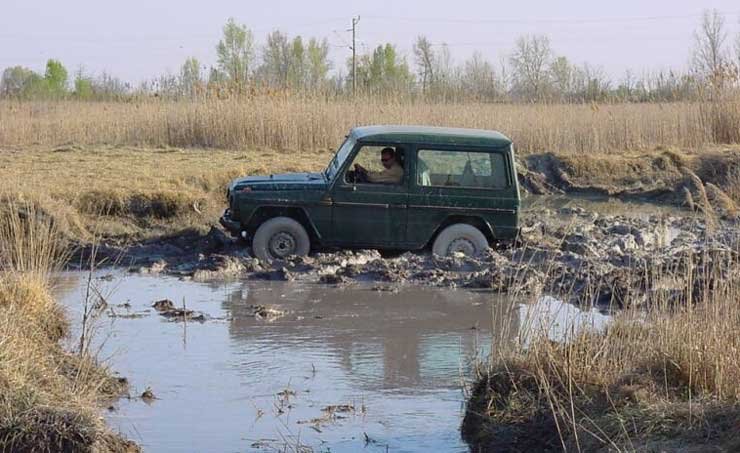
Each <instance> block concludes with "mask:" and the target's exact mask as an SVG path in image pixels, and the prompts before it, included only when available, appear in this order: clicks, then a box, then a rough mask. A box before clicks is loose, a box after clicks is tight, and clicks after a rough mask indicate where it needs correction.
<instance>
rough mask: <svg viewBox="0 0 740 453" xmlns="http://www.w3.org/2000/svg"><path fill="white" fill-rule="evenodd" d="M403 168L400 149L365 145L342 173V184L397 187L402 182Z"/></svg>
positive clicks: (403, 161) (403, 162) (398, 147)
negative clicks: (389, 185)
mask: <svg viewBox="0 0 740 453" xmlns="http://www.w3.org/2000/svg"><path fill="white" fill-rule="evenodd" d="M404 166H405V152H404V149H403V148H402V147H400V146H376V145H365V146H363V147H362V148H360V150H359V151H358V152H357V154H356V155H355V158H354V160H353V161H352V163H351V164H350V166H349V167H348V168H347V171H346V172H345V173H344V182H345V183H359V184H392V185H398V184H401V183H402V182H403V175H404Z"/></svg>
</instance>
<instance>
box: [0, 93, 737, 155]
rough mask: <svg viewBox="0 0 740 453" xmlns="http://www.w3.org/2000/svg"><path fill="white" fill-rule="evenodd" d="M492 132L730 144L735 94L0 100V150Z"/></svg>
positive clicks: (600, 141)
mask: <svg viewBox="0 0 740 453" xmlns="http://www.w3.org/2000/svg"><path fill="white" fill-rule="evenodd" d="M368 124H425V125H437V126H457V127H471V128H482V129H494V130H499V131H502V132H504V133H505V134H507V135H509V136H510V137H511V138H512V139H513V140H514V141H515V143H516V144H517V146H518V148H519V149H520V150H521V151H524V152H528V151H561V152H576V153H582V152H592V151H597V152H603V151H622V150H626V149H630V150H640V149H649V148H654V147H657V146H675V147H684V148H698V147H702V146H704V145H708V144H717V143H737V142H738V141H740V138H738V135H737V134H738V132H737V130H738V129H737V124H740V96H728V97H726V98H725V99H723V100H721V101H712V102H694V103H689V102H682V103H667V104H658V103H655V104H648V103H646V104H562V105H560V104H553V105H545V104H485V103H437V102H427V101H417V102H408V101H405V102H403V103H401V102H394V101H392V100H383V99H375V98H369V97H368V98H358V99H355V100H339V99H337V100H326V99H321V98H307V97H300V96H257V97H246V98H231V99H223V100H221V99H204V100H195V101H171V100H164V99H146V98H144V99H135V100H131V101H129V102H83V101H57V102H53V101H49V102H14V101H0V146H6V147H8V146H13V147H17V146H20V147H22V146H27V145H32V144H43V145H52V146H53V145H60V144H65V143H70V142H72V143H76V144H101V143H106V144H125V145H143V146H179V147H216V148H268V149H277V150H315V149H324V148H331V147H335V146H337V144H338V143H339V142H340V141H341V139H342V137H343V136H344V134H346V133H347V131H348V130H349V129H350V128H351V127H354V126H359V125H368Z"/></svg>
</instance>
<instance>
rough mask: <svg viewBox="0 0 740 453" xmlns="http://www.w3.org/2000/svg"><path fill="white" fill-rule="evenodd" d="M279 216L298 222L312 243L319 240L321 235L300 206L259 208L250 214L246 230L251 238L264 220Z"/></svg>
mask: <svg viewBox="0 0 740 453" xmlns="http://www.w3.org/2000/svg"><path fill="white" fill-rule="evenodd" d="M279 216H285V217H290V218H292V219H294V220H296V221H298V222H299V223H300V224H301V225H303V228H305V229H306V232H308V236H309V237H310V238H311V240H312V241H320V240H321V234H320V233H319V230H318V229H317V228H316V225H314V223H313V221H311V218H310V217H309V215H308V214H307V213H306V211H305V209H303V208H302V207H300V206H270V205H267V206H260V207H259V208H257V209H255V210H254V212H252V215H251V216H250V218H249V220H248V221H247V222H246V230H247V232H248V233H249V234H250V236H251V235H253V234H254V232H255V231H257V228H258V227H259V226H260V225H261V224H262V223H263V222H264V221H265V220H267V219H271V218H273V217H279Z"/></svg>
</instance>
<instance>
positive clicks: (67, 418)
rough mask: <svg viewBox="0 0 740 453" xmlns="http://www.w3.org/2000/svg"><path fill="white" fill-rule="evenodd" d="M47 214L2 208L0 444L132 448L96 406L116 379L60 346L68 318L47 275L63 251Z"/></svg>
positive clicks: (115, 387) (10, 447) (20, 206)
mask: <svg viewBox="0 0 740 453" xmlns="http://www.w3.org/2000/svg"><path fill="white" fill-rule="evenodd" d="M48 220H49V219H48V218H44V217H43V216H42V215H40V213H39V212H38V211H36V210H35V209H34V207H33V206H32V205H30V204H26V203H13V202H11V203H8V204H6V205H4V209H3V210H2V213H1V215H0V259H1V261H0V262H1V263H2V267H1V268H0V451H12V452H31V451H33V452H78V451H135V446H133V445H132V444H129V443H127V442H125V441H123V440H121V439H118V438H117V437H115V436H113V435H112V434H111V433H110V432H109V431H108V430H107V428H106V427H105V424H104V423H103V421H102V419H101V417H100V416H99V413H98V407H99V405H100V403H101V400H102V399H103V398H110V397H112V396H113V395H114V394H115V393H116V392H118V391H120V388H119V384H118V383H117V381H116V380H114V379H112V378H111V377H110V376H109V375H108V374H107V373H106V372H105V370H103V369H101V368H100V367H99V366H98V365H97V364H96V363H95V361H94V360H93V359H92V358H91V357H89V356H79V355H72V354H69V353H67V352H65V351H64V350H63V349H62V348H61V346H60V345H59V341H60V339H61V338H62V337H63V336H64V335H65V334H66V333H67V322H66V318H65V313H64V312H63V310H62V309H61V308H60V307H59V306H58V305H57V304H56V302H55V301H54V300H53V299H52V297H51V296H50V293H49V285H50V282H49V276H50V272H51V271H52V270H54V269H56V268H58V267H59V266H60V265H61V264H62V263H63V260H64V255H65V252H64V245H63V244H60V242H59V238H58V235H57V232H56V229H55V227H54V225H53V224H51V223H49V221H48Z"/></svg>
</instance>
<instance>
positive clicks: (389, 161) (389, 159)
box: [380, 153, 395, 168]
mask: <svg viewBox="0 0 740 453" xmlns="http://www.w3.org/2000/svg"><path fill="white" fill-rule="evenodd" d="M394 160H395V159H394V157H393V154H390V153H385V154H382V155H381V156H380V162H381V163H382V164H383V167H385V168H391V167H392V166H393V161H394Z"/></svg>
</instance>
